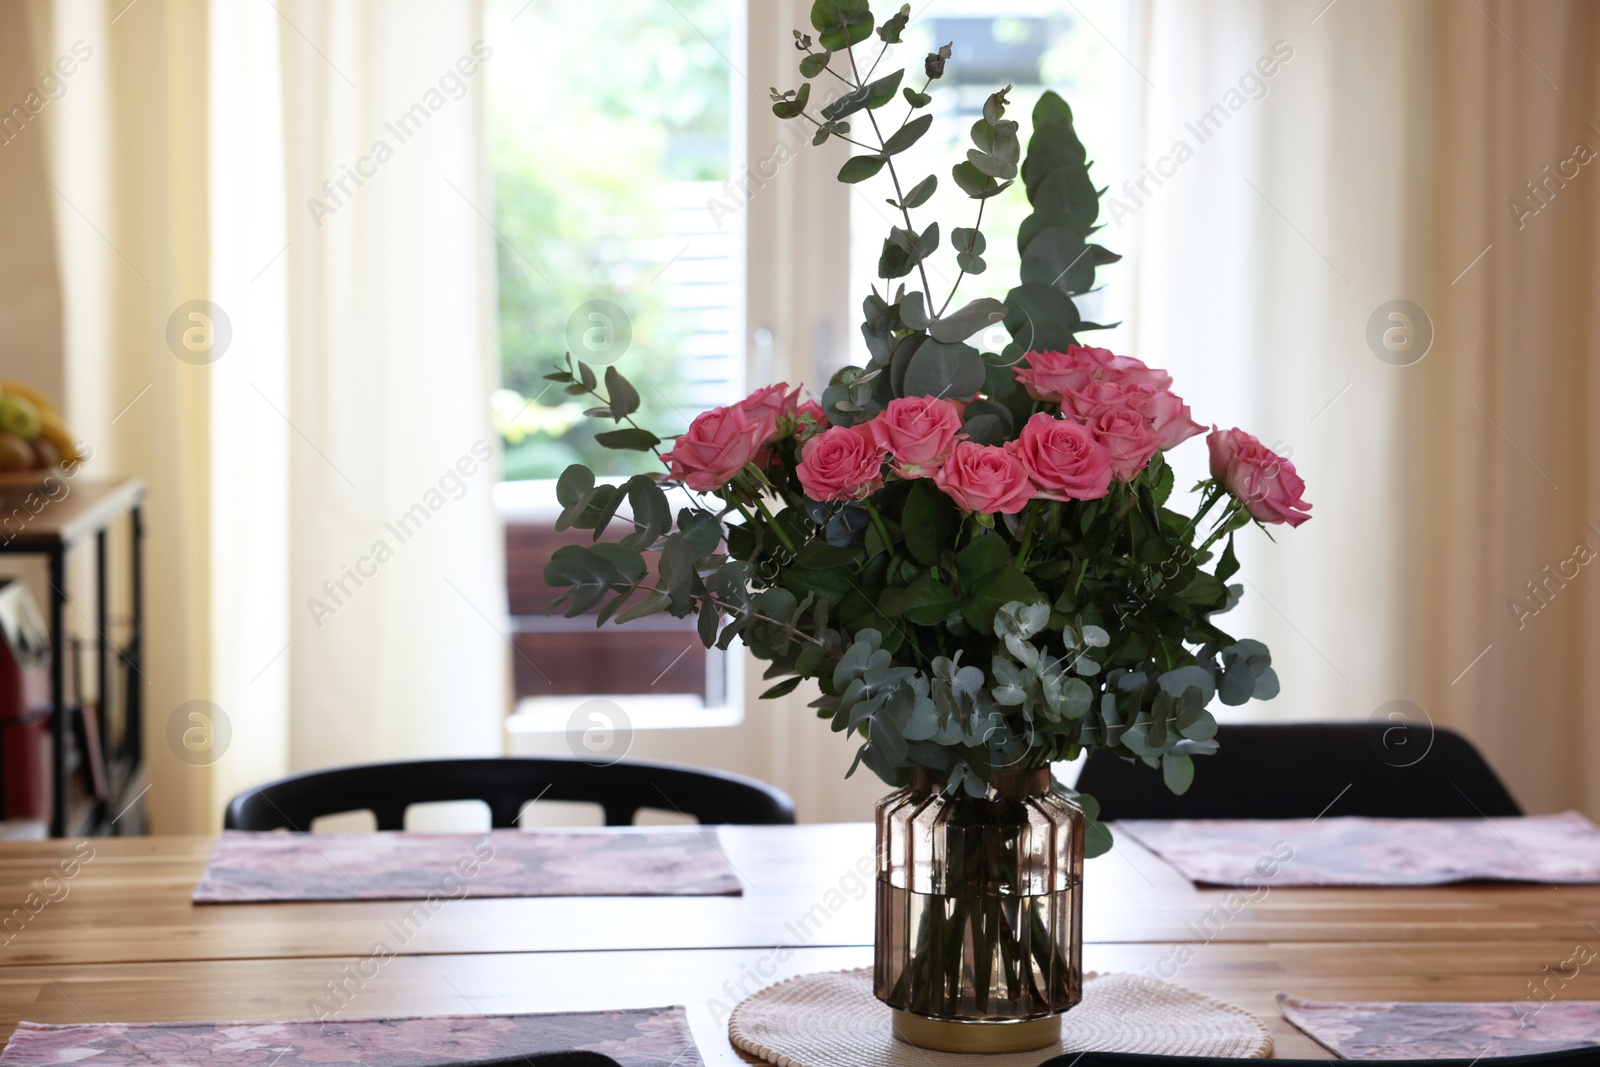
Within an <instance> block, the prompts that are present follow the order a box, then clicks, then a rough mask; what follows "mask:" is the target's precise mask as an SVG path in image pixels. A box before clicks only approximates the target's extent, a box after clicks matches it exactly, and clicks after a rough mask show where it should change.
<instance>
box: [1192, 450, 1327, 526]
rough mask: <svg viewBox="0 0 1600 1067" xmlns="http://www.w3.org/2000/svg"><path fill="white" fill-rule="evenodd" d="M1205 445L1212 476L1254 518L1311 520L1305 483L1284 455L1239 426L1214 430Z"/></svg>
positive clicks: (1291, 521)
mask: <svg viewBox="0 0 1600 1067" xmlns="http://www.w3.org/2000/svg"><path fill="white" fill-rule="evenodd" d="M1206 445H1207V446H1208V447H1209V448H1210V449H1211V477H1213V478H1215V479H1216V480H1217V481H1218V482H1219V483H1221V485H1222V487H1223V488H1225V489H1226V490H1227V491H1228V492H1230V493H1232V494H1233V495H1234V496H1235V497H1237V498H1239V500H1240V501H1242V502H1243V503H1244V506H1245V508H1246V509H1247V510H1248V511H1249V512H1250V514H1251V516H1252V517H1254V518H1256V519H1258V520H1259V521H1261V522H1286V523H1288V524H1289V525H1290V526H1299V525H1300V524H1301V523H1302V522H1305V521H1306V520H1307V519H1309V518H1311V516H1310V515H1308V514H1307V512H1309V511H1310V510H1311V505H1310V504H1308V503H1306V501H1305V497H1304V493H1305V491H1306V483H1305V482H1304V481H1303V480H1302V479H1301V478H1300V476H1299V475H1298V474H1296V473H1295V470H1294V464H1293V463H1290V462H1289V461H1288V460H1287V459H1285V458H1284V457H1283V456H1280V455H1278V454H1277V453H1276V452H1274V451H1272V450H1271V449H1270V448H1267V447H1266V446H1265V445H1263V444H1262V443H1261V442H1260V441H1258V440H1256V439H1255V438H1254V437H1252V436H1251V435H1250V434H1247V433H1245V432H1244V431H1243V430H1241V429H1238V428H1237V427H1235V428H1234V429H1232V430H1219V429H1217V428H1216V427H1212V429H1211V433H1210V435H1209V436H1208V437H1207V438H1206Z"/></svg>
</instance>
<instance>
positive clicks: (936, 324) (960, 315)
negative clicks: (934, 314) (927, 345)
mask: <svg viewBox="0 0 1600 1067" xmlns="http://www.w3.org/2000/svg"><path fill="white" fill-rule="evenodd" d="M1005 316H1006V306H1005V305H1004V304H1002V303H1000V301H998V300H996V299H994V298H993V297H989V296H985V297H980V298H978V299H977V300H974V301H972V302H971V303H969V304H967V305H966V306H965V307H963V308H961V309H960V310H958V311H954V312H952V313H950V314H949V315H946V316H945V317H944V318H941V319H935V320H934V321H933V322H932V323H930V324H929V326H928V335H929V336H931V337H932V338H933V339H934V340H935V341H942V342H944V343H945V344H954V343H955V342H957V341H965V340H966V339H967V338H969V337H971V336H972V335H973V334H975V333H978V332H980V331H982V330H985V329H988V328H989V327H990V326H993V325H994V324H995V323H997V322H999V321H1001V320H1002V319H1004V318H1005ZM981 384H982V383H981V382H980V383H978V384H976V385H974V386H973V387H972V391H973V392H977V391H978V389H979V388H980V387H981Z"/></svg>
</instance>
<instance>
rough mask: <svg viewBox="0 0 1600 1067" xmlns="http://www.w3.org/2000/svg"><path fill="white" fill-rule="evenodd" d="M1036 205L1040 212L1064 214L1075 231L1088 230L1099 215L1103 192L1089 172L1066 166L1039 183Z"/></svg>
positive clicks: (1035, 198)
mask: <svg viewBox="0 0 1600 1067" xmlns="http://www.w3.org/2000/svg"><path fill="white" fill-rule="evenodd" d="M1033 206H1034V209H1035V210H1037V211H1049V212H1057V213H1060V214H1063V215H1065V216H1067V218H1069V219H1071V220H1072V225H1073V228H1074V229H1077V230H1079V231H1087V230H1088V229H1089V228H1090V227H1091V226H1093V225H1094V222H1095V219H1097V218H1099V216H1100V193H1099V191H1098V190H1096V189H1095V187H1094V182H1093V181H1091V180H1090V179H1089V172H1088V171H1087V170H1084V169H1078V168H1073V167H1063V168H1061V169H1060V170H1056V171H1051V172H1050V174H1049V176H1047V177H1046V178H1045V179H1044V180H1043V181H1041V182H1040V183H1039V188H1038V190H1037V191H1036V192H1035V193H1034V195H1033Z"/></svg>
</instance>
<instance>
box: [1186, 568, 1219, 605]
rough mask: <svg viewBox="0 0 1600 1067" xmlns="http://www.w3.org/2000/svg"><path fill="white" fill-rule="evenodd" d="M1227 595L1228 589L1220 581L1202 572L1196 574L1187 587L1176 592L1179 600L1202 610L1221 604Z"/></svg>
mask: <svg viewBox="0 0 1600 1067" xmlns="http://www.w3.org/2000/svg"><path fill="white" fill-rule="evenodd" d="M1227 595H1228V587H1227V586H1226V585H1224V584H1223V583H1222V581H1221V580H1220V579H1217V578H1213V577H1212V576H1211V575H1209V574H1206V573H1205V572H1203V571H1202V572H1200V573H1198V574H1196V575H1195V576H1194V578H1193V579H1192V580H1190V582H1189V584H1188V585H1186V586H1184V587H1183V588H1182V589H1180V590H1179V591H1178V599H1179V600H1181V601H1183V602H1184V603H1185V604H1192V605H1194V606H1195V607H1202V608H1204V607H1211V606H1213V605H1216V604H1220V603H1222V601H1223V600H1224V599H1225V598H1226V597H1227Z"/></svg>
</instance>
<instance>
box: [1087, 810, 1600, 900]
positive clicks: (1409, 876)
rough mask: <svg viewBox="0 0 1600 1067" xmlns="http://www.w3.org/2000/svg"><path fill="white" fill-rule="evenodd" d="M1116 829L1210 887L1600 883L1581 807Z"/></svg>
mask: <svg viewBox="0 0 1600 1067" xmlns="http://www.w3.org/2000/svg"><path fill="white" fill-rule="evenodd" d="M1116 829H1117V832H1118V833H1125V834H1127V835H1128V836H1129V837H1131V838H1133V839H1134V840H1136V841H1138V842H1139V843H1140V844H1141V845H1144V846H1145V847H1146V848H1148V849H1150V851H1152V852H1154V853H1156V854H1157V855H1158V856H1160V857H1161V858H1162V859H1164V860H1166V861H1167V862H1168V863H1170V864H1172V865H1173V866H1174V867H1176V868H1177V869H1178V871H1179V872H1180V873H1181V874H1182V875H1183V876H1184V877H1185V878H1188V879H1189V880H1190V881H1192V882H1199V883H1201V884H1205V885H1248V886H1260V885H1263V884H1265V885H1273V886H1290V885H1299V886H1311V885H1321V886H1337V885H1374V886H1404V885H1445V884H1447V883H1450V882H1472V881H1479V880H1487V881H1501V882H1555V883H1557V884H1566V885H1581V884H1588V883H1600V829H1596V827H1595V825H1594V824H1593V823H1591V822H1590V821H1589V820H1588V819H1586V818H1584V817H1583V816H1582V815H1580V814H1578V813H1577V812H1575V811H1568V812H1563V813H1561V814H1560V815H1528V816H1523V817H1520V818H1510V819H1359V818H1329V819H1215V820H1207V819H1193V820H1170V821H1169V820H1155V819H1150V820H1130V821H1127V822H1118V823H1117V824H1116Z"/></svg>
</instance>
